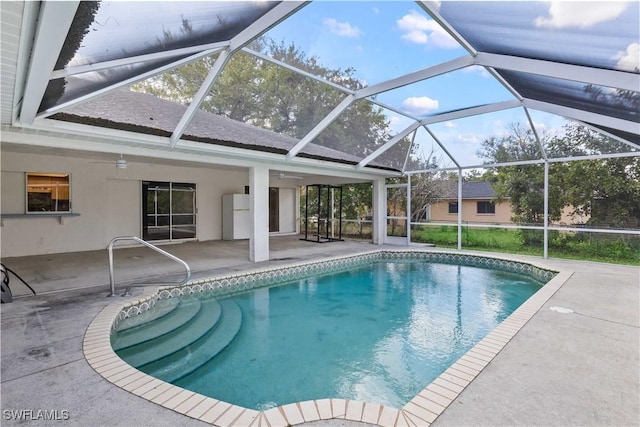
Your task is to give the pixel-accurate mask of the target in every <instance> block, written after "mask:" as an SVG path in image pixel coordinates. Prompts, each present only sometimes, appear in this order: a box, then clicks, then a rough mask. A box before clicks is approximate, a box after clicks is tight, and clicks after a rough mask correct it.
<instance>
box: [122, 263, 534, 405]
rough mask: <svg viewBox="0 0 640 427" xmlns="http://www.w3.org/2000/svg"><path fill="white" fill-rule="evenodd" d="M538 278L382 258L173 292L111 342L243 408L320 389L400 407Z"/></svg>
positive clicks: (164, 375) (180, 381)
mask: <svg viewBox="0 0 640 427" xmlns="http://www.w3.org/2000/svg"><path fill="white" fill-rule="evenodd" d="M540 286H541V283H540V282H538V281H536V280H534V279H532V278H530V277H527V276H524V275H520V274H515V273H509V272H504V271H498V270H489V269H484V268H478V267H469V266H457V265H447V264H435V263H428V262H424V261H392V262H386V261H385V262H383V261H381V262H377V263H373V264H370V265H368V266H364V267H357V268H353V269H352V270H349V271H345V272H340V273H333V274H329V275H326V276H320V277H314V278H307V279H302V280H296V281H293V282H289V283H287V284H285V285H281V286H275V287H268V288H258V289H255V290H253V291H250V292H245V293H242V294H236V295H232V296H229V297H225V298H221V299H216V298H213V297H212V296H210V295H209V294H207V293H202V294H200V295H199V296H198V297H194V296H190V297H187V298H181V299H176V298H172V299H171V300H166V302H164V305H163V306H160V307H159V308H158V310H159V314H157V315H156V316H159V319H157V320H155V321H154V322H149V323H144V324H141V325H134V324H133V323H132V324H130V325H127V324H126V322H125V323H124V324H123V325H122V327H121V329H123V330H121V331H120V332H118V333H116V334H114V336H113V338H112V344H113V345H114V348H115V349H116V351H117V352H118V354H120V356H121V357H122V358H123V359H125V360H126V361H128V362H129V363H131V364H132V365H133V366H136V367H138V369H141V370H143V371H145V372H148V373H150V374H152V375H154V376H156V377H158V378H160V379H163V380H166V381H170V382H173V383H174V384H176V385H178V386H181V387H184V388H187V389H190V390H193V391H196V392H198V393H202V394H204V395H208V396H211V397H214V398H216V399H219V400H223V401H226V402H230V403H233V404H236V405H240V406H244V407H248V408H254V409H258V410H264V409H267V408H270V407H273V406H277V405H283V404H287V403H291V402H297V401H304V400H310V399H321V398H344V399H353V400H359V401H367V402H372V403H381V404H385V405H389V406H393V407H401V406H402V405H404V404H405V403H407V402H408V401H409V400H411V399H412V398H413V397H414V396H415V395H416V394H418V393H419V392H420V391H421V390H422V389H423V388H424V387H425V386H426V385H427V384H429V383H430V382H431V381H432V380H433V379H435V378H436V377H437V376H438V375H439V374H440V373H442V372H443V371H444V370H445V369H446V368H447V367H449V366H450V365H451V364H452V363H453V362H455V361H456V360H457V359H458V358H459V357H460V356H462V355H463V354H464V353H465V352H466V351H467V350H468V349H470V348H471V347H472V346H473V345H474V344H475V343H476V342H478V341H479V340H481V339H482V338H483V337H484V336H485V335H486V334H487V333H488V332H490V331H491V330H492V329H493V328H494V327H496V326H497V325H498V324H499V323H500V322H501V321H502V320H504V319H505V318H506V317H507V316H508V315H509V314H510V313H511V312H513V311H514V310H515V309H516V308H517V307H518V306H520V304H522V303H523V302H524V301H525V300H526V299H527V298H529V297H530V296H531V295H532V294H533V293H535V292H536V291H537V290H538V289H539V288H540ZM142 320H144V319H142ZM136 322H137V323H140V322H141V320H140V319H138V320H136ZM141 341H142V342H141ZM193 369H196V370H195V371H193V372H191V371H192V370H193Z"/></svg>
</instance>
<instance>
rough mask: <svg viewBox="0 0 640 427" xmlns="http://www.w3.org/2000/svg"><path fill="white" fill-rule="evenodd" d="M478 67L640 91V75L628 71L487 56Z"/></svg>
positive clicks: (479, 58) (481, 54) (481, 55)
mask: <svg viewBox="0 0 640 427" xmlns="http://www.w3.org/2000/svg"><path fill="white" fill-rule="evenodd" d="M475 63H476V65H482V66H485V67H492V68H496V69H501V70H509V71H518V72H522V73H529V74H539V75H543V76H547V77H553V78H557V79H563V80H571V81H577V82H581V83H588V84H594V85H599V86H606V87H613V88H618V89H624V90H631V91H635V92H638V90H639V89H640V74H636V73H628V72H625V71H617V70H606V69H602V68H594V67H586V66H583V65H572V64H563V63H561V62H552V61H544V60H541V59H531V58H521V57H518V56H510V55H500V54H496V53H486V52H479V53H478V55H477V56H476V57H475Z"/></svg>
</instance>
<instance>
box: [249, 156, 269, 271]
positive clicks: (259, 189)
mask: <svg viewBox="0 0 640 427" xmlns="http://www.w3.org/2000/svg"><path fill="white" fill-rule="evenodd" d="M249 188H250V190H249V193H250V194H251V196H250V197H249V199H250V201H251V202H250V205H249V207H250V209H251V232H250V234H249V261H253V262H260V261H267V260H268V259H269V168H268V167H267V166H254V167H251V168H249Z"/></svg>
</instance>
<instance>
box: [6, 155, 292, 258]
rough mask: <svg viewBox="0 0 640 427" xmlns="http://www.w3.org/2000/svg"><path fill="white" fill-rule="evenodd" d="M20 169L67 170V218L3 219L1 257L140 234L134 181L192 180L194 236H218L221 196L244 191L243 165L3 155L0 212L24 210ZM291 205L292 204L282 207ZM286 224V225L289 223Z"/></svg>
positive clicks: (96, 245)
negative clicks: (119, 165)
mask: <svg viewBox="0 0 640 427" xmlns="http://www.w3.org/2000/svg"><path fill="white" fill-rule="evenodd" d="M25 172H39V173H45V172H48V173H70V174H71V203H72V211H73V213H78V214H80V215H79V216H74V217H65V218H63V221H62V224H61V223H60V220H59V218H52V217H46V218H43V217H36V216H33V215H32V216H29V217H28V218H7V219H4V220H3V226H2V227H1V228H0V238H1V240H2V241H1V252H0V255H1V256H2V257H12V256H24V255H39V254H48V253H60V252H76V251H85V250H96V249H104V248H105V247H106V246H107V244H108V243H109V241H110V240H111V239H112V238H113V237H115V236H119V235H136V236H140V234H141V212H142V210H141V191H142V190H141V183H140V182H141V181H142V180H150V181H173V182H189V183H195V184H196V186H197V187H196V189H197V193H196V198H197V209H198V211H197V219H196V221H197V239H198V240H201V241H206V240H219V239H221V238H222V196H223V195H224V194H231V193H244V187H245V185H248V170H247V169H238V168H234V169H231V168H225V169H222V168H217V169H216V168H215V167H207V168H205V167H173V166H164V165H154V166H149V165H136V164H134V163H130V164H129V168H128V169H126V171H122V170H117V169H116V168H115V166H114V164H108V163H104V164H103V163H96V162H95V161H93V160H91V159H83V158H73V157H62V156H55V155H44V154H25V153H15V152H6V151H3V152H2V177H1V178H2V194H1V208H2V214H22V213H25V197H26V196H25ZM289 209H292V208H289ZM288 228H290V227H288Z"/></svg>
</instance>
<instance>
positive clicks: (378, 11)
mask: <svg viewBox="0 0 640 427" xmlns="http://www.w3.org/2000/svg"><path fill="white" fill-rule="evenodd" d="M373 13H375V14H376V15H377V14H379V13H380V9H378V8H377V7H374V8H373Z"/></svg>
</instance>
